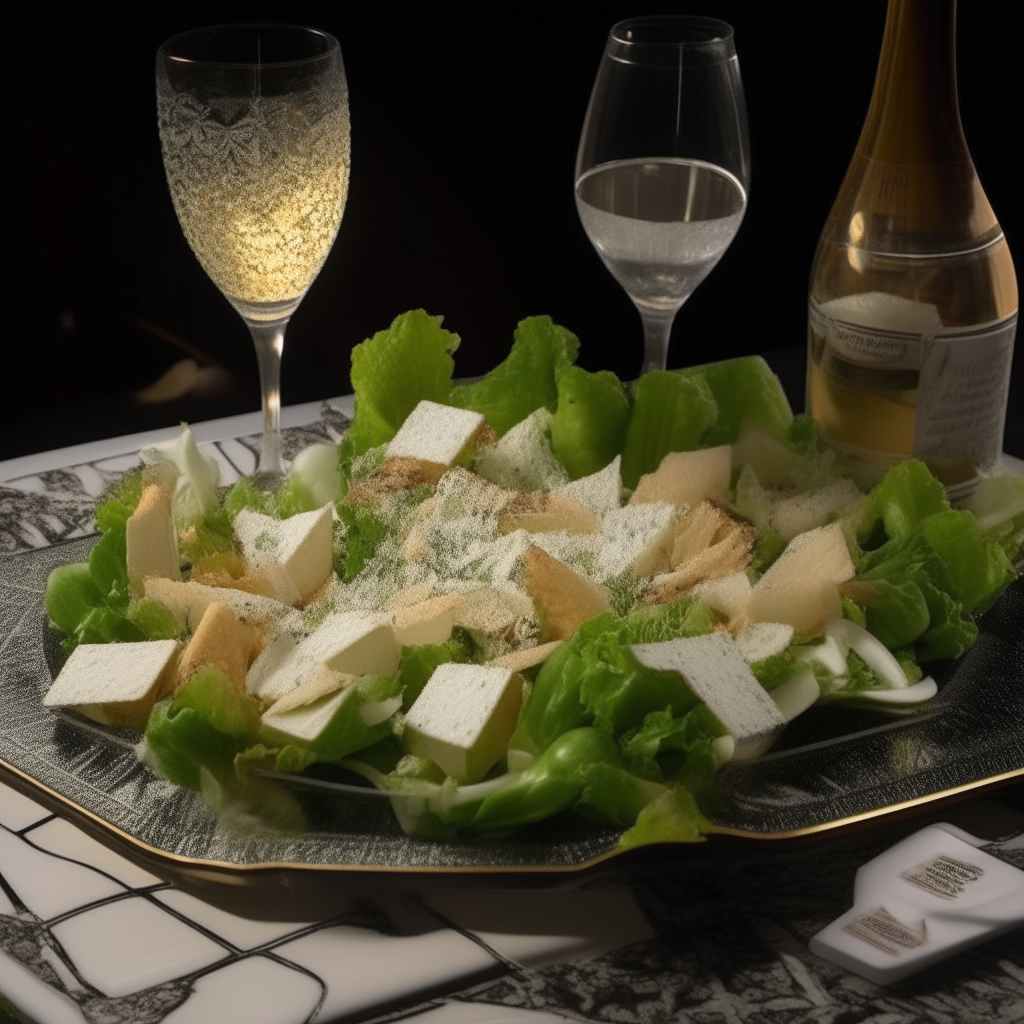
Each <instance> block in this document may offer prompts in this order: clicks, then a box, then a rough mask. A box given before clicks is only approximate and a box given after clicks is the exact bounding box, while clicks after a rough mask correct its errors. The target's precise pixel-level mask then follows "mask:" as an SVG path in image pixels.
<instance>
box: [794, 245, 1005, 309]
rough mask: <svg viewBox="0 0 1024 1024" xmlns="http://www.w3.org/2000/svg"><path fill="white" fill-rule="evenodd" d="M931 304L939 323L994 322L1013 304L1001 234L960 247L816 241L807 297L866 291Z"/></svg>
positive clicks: (817, 300)
mask: <svg viewBox="0 0 1024 1024" xmlns="http://www.w3.org/2000/svg"><path fill="white" fill-rule="evenodd" d="M873 292H877V293H881V294H884V295H894V296H897V297H899V298H902V299H906V300H909V301H912V302H914V303H923V304H926V305H929V306H934V308H935V310H936V314H937V316H938V317H939V319H940V320H941V322H942V324H943V326H944V327H947V328H951V327H958V326H971V325H975V324H984V323H993V322H996V321H1000V320H1003V319H1005V318H1007V317H1010V316H1012V315H1014V314H1015V313H1016V312H1017V308H1018V292H1017V276H1016V272H1015V270H1014V265H1013V258H1012V256H1011V255H1010V250H1009V247H1008V246H1007V244H1006V239H1005V238H1004V237H1003V236H1002V233H1000V234H999V235H998V236H997V237H996V238H995V239H994V240H992V241H990V242H987V243H985V244H983V245H976V246H974V247H972V248H970V249H966V250H963V251H960V252H939V253H915V254H907V253H896V254H893V253H879V252H872V251H870V250H867V249H862V248H859V247H856V246H851V245H841V244H836V243H831V242H829V241H827V240H826V239H825V238H824V237H823V238H822V239H821V241H820V242H819V243H818V250H817V252H816V254H815V258H814V265H813V268H812V271H811V287H810V300H811V302H812V303H814V304H816V305H819V306H820V305H823V304H824V303H826V302H830V301H831V300H834V299H840V298H846V297H848V296H854V295H866V294H869V293H873Z"/></svg>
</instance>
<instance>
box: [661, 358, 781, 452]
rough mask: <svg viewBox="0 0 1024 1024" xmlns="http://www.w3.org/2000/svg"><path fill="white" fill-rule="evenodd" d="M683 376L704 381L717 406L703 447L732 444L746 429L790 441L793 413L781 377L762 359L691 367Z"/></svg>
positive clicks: (701, 441)
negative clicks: (751, 428) (750, 428)
mask: <svg viewBox="0 0 1024 1024" xmlns="http://www.w3.org/2000/svg"><path fill="white" fill-rule="evenodd" d="M677 372H678V373H679V374H680V375H681V376H683V377H686V378H690V379H700V380H702V381H704V382H705V383H706V384H707V386H708V387H709V388H710V390H711V394H712V395H713V397H714V399H715V402H716V403H717V405H718V416H717V417H716V418H715V420H714V422H713V423H711V424H710V425H709V426H708V428H707V430H706V431H705V432H704V434H703V436H702V437H701V439H700V447H701V448H712V447H714V446H715V445H720V444H732V442H733V441H735V440H736V438H738V437H739V436H740V431H741V430H742V429H743V428H744V427H745V426H754V427H758V428H759V429H761V430H763V431H764V432H765V433H766V434H771V436H772V437H775V438H778V440H780V441H784V440H786V439H787V437H788V435H789V429H790V426H791V425H792V423H793V410H792V409H791V408H790V406H789V399H788V398H786V393H785V391H783V390H782V384H781V383H779V378H778V377H776V376H775V374H774V373H773V372H772V369H771V367H770V366H769V365H768V364H767V363H766V362H765V361H764V359H762V358H761V356H743V357H742V358H740V359H727V360H725V361H723V362H720V363H708V364H707V365H705V366H694V367H688V368H687V369H685V370H678V371H677Z"/></svg>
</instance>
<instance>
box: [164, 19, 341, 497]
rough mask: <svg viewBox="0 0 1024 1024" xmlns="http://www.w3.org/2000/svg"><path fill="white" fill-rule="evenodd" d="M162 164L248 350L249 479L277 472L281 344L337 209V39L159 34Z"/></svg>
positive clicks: (252, 30)
mask: <svg viewBox="0 0 1024 1024" xmlns="http://www.w3.org/2000/svg"><path fill="white" fill-rule="evenodd" d="M156 94H157V116H158V121H159V127H160V145H161V149H162V152H163V161H164V170H165V171H166V174H167V184H168V187H169V189H170V192H171V199H172V201H173V203H174V209H175V212H176V213H177V215H178V221H179V223H180V224H181V228H182V231H183V232H184V233H185V238H186V239H187V240H188V243H189V245H190V246H191V247H192V251H193V252H194V253H195V254H196V257H197V258H198V260H199V262H200V264H202V267H203V269H204V270H205V271H206V273H207V274H208V275H209V276H210V278H211V279H212V280H213V282H214V284H216V285H217V287H218V288H219V289H220V290H221V292H222V293H223V294H224V296H225V297H226V298H227V300H228V301H229V302H230V303H231V305H232V306H234V307H235V309H236V310H238V312H239V313H240V314H241V316H242V319H243V320H244V321H245V323H246V325H247V326H248V328H249V331H250V333H251V334H252V339H253V342H254V343H255V345H256V357H257V361H258V363H259V370H260V386H261V389H262V399H263V445H262V449H261V452H260V459H259V464H258V466H257V470H256V474H255V476H254V478H253V479H254V482H255V483H256V485H257V486H258V487H260V488H261V489H264V490H269V489H271V488H273V487H274V486H276V485H277V484H278V483H280V481H281V480H282V478H283V477H284V472H285V466H284V461H283V459H282V454H281V391H280V380H281V353H282V351H283V349H284V334H285V329H286V328H287V326H288V321H289V319H290V318H291V316H292V314H293V313H294V312H295V310H296V308H297V307H298V305H299V303H300V302H301V301H302V297H303V296H304V295H305V294H306V291H307V290H308V288H309V286H310V285H311V284H312V283H313V279H314V278H315V277H316V275H317V274H318V273H319V272H320V268H321V267H322V266H323V263H324V260H326V259H327V254H328V253H329V252H330V250H331V246H332V245H333V244H334V238H335V236H336V235H337V233H338V226H339V225H340V223H341V215H342V213H343V212H344V210H345V200H346V198H347V196H348V179H349V116H348V86H347V83H346V80H345V69H344V66H343V64H342V60H341V49H340V47H339V46H338V41H337V39H335V38H334V37H333V36H330V35H328V34H327V33H326V32H320V31H317V30H315V29H309V28H299V27H295V26H288V25H226V26H218V27H212V28H202V29H197V30H195V31H191V32H185V33H182V34H181V35H177V36H173V37H172V38H170V39H168V40H167V41H166V42H165V43H163V45H161V47H160V48H159V50H158V51H157V58H156Z"/></svg>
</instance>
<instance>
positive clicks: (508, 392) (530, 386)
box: [450, 316, 580, 437]
mask: <svg viewBox="0 0 1024 1024" xmlns="http://www.w3.org/2000/svg"><path fill="white" fill-rule="evenodd" d="M579 347H580V343H579V339H577V337H576V335H575V334H573V333H572V331H569V330H567V329H566V328H565V327H560V326H559V325H558V324H556V323H554V321H552V319H551V317H549V316H531V317H528V318H527V319H526V320H523V321H521V322H520V324H519V326H518V327H517V328H516V333H515V340H514V341H513V343H512V351H511V352H509V354H508V356H507V357H506V358H505V361H504V362H502V363H499V364H498V365H497V366H496V367H495V368H494V369H493V370H491V372H490V373H488V374H487V375H486V376H485V377H484V378H483V379H482V380H478V381H476V382H475V383H473V384H462V385H460V386H458V387H455V388H453V389H452V392H451V397H450V402H451V404H452V405H457V406H458V407H459V408H460V409H472V410H473V411H474V412H479V413H482V414H483V416H484V418H485V419H486V420H487V422H488V423H489V424H490V426H491V428H492V429H493V430H494V431H495V433H496V434H497V435H498V436H499V437H500V436H501V435H502V434H504V433H506V432H507V431H509V430H510V429H511V428H512V427H514V426H515V425H516V424H517V423H519V422H520V421H521V420H524V419H526V417H527V416H529V415H530V413H531V412H533V411H534V410H535V409H539V408H541V406H543V407H544V408H546V409H548V410H549V411H550V412H554V411H555V407H556V405H557V403H558V389H557V385H556V383H555V376H556V374H557V373H558V371H559V370H561V369H564V368H565V367H567V366H570V365H571V364H572V363H574V362H575V361H576V354H577V352H578V351H579Z"/></svg>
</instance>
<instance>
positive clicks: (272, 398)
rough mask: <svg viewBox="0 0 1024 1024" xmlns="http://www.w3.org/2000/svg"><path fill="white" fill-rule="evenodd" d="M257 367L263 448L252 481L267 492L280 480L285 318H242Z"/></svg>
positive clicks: (282, 467)
mask: <svg viewBox="0 0 1024 1024" xmlns="http://www.w3.org/2000/svg"><path fill="white" fill-rule="evenodd" d="M246 324H247V325H248V327H249V332H250V333H251V334H252V340H253V343H254V344H255V345H256V362H257V363H258V365H259V368H260V391H261V394H262V399H263V445H262V447H261V448H260V461H259V465H258V467H257V469H256V474H255V476H254V477H253V482H254V483H255V484H256V486H257V487H259V488H260V489H261V490H271V489H273V488H274V487H276V486H277V485H278V484H280V483H281V481H282V480H283V479H284V474H285V470H284V459H283V458H282V457H281V353H282V352H283V351H284V332H285V328H286V327H287V326H288V318H287V317H286V318H285V319H283V320H274V321H271V322H270V323H260V322H258V321H253V320H249V319H246Z"/></svg>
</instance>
